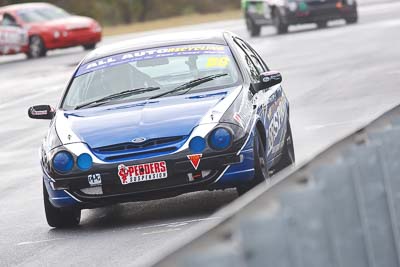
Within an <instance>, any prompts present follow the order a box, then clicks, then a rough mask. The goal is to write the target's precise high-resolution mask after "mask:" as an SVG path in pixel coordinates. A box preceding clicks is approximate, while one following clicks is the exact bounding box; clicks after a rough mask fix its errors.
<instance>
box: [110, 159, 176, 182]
mask: <svg viewBox="0 0 400 267" xmlns="http://www.w3.org/2000/svg"><path fill="white" fill-rule="evenodd" d="M118 176H119V179H120V180H121V183H122V184H123V185H127V184H133V183H141V182H147V181H153V180H160V179H165V178H167V177H168V170H167V163H166V162H165V161H159V162H153V163H145V164H139V165H133V166H125V165H123V164H121V165H119V166H118Z"/></svg>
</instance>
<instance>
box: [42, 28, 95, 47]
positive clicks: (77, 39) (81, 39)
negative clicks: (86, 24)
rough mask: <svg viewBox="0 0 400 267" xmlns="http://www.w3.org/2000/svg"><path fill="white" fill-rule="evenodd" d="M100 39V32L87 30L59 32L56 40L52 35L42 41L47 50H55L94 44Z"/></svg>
mask: <svg viewBox="0 0 400 267" xmlns="http://www.w3.org/2000/svg"><path fill="white" fill-rule="evenodd" d="M101 37H102V34H101V32H96V31H92V30H90V29H87V30H80V31H60V34H59V37H58V38H55V37H54V36H53V34H49V35H48V36H46V37H45V38H44V39H45V45H46V48H47V49H57V48H67V47H73V46H80V45H90V44H96V43H99V42H100V41H101Z"/></svg>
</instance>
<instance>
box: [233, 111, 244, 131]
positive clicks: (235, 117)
mask: <svg viewBox="0 0 400 267" xmlns="http://www.w3.org/2000/svg"><path fill="white" fill-rule="evenodd" d="M233 119H234V120H235V121H236V122H237V123H239V124H240V126H242V128H244V125H243V121H242V118H241V117H240V114H239V113H237V112H236V113H235V114H233Z"/></svg>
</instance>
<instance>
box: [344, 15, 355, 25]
mask: <svg viewBox="0 0 400 267" xmlns="http://www.w3.org/2000/svg"><path fill="white" fill-rule="evenodd" d="M345 21H346V24H355V23H357V22H358V15H357V14H355V15H353V16H351V17H347V18H345Z"/></svg>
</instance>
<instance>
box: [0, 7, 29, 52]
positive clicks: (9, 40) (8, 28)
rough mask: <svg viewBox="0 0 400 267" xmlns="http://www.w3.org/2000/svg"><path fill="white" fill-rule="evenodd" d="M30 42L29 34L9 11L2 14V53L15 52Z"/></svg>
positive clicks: (0, 38) (0, 20)
mask: <svg viewBox="0 0 400 267" xmlns="http://www.w3.org/2000/svg"><path fill="white" fill-rule="evenodd" d="M27 43H28V34H27V32H26V31H25V30H24V29H23V28H22V27H20V26H18V25H17V23H16V21H15V19H14V18H13V16H11V15H10V14H8V13H4V14H2V15H0V54H2V55H7V54H15V53H19V52H21V51H22V48H23V47H24V46H26V45H27Z"/></svg>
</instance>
